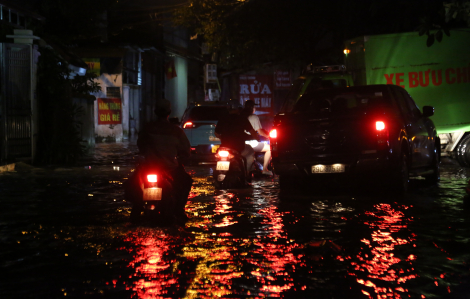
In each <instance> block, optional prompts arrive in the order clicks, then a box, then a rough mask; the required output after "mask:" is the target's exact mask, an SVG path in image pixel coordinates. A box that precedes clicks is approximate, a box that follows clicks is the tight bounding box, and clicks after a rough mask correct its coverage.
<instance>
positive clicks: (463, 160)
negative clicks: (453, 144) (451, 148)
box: [456, 135, 470, 167]
mask: <svg viewBox="0 0 470 299" xmlns="http://www.w3.org/2000/svg"><path fill="white" fill-rule="evenodd" d="M456 156H457V161H458V162H459V164H460V166H462V167H469V166H470V135H467V136H465V137H464V138H463V139H462V140H461V141H460V142H459V144H458V145H457V149H456Z"/></svg>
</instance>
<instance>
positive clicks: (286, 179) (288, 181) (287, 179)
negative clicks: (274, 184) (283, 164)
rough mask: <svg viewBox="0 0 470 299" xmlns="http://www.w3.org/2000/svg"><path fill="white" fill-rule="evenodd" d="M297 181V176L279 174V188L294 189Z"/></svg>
mask: <svg viewBox="0 0 470 299" xmlns="http://www.w3.org/2000/svg"><path fill="white" fill-rule="evenodd" d="M296 183H297V180H295V177H292V176H287V175H285V174H282V175H279V188H281V189H285V190H289V189H293V188H294V187H295V185H296Z"/></svg>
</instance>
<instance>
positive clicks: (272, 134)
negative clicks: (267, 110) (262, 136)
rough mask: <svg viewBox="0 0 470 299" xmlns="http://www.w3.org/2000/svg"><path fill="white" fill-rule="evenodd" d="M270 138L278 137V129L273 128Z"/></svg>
mask: <svg viewBox="0 0 470 299" xmlns="http://www.w3.org/2000/svg"><path fill="white" fill-rule="evenodd" d="M269 138H272V139H275V138H277V130H276V129H272V130H271V132H269Z"/></svg>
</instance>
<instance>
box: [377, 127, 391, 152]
mask: <svg viewBox="0 0 470 299" xmlns="http://www.w3.org/2000/svg"><path fill="white" fill-rule="evenodd" d="M375 130H376V132H377V148H378V149H379V150H380V149H387V148H388V145H389V140H388V128H387V126H386V125H385V122H383V121H376V122H375Z"/></svg>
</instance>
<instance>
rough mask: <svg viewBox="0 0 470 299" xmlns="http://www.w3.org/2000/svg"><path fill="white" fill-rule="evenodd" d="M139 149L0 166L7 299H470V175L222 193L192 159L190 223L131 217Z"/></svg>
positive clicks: (454, 172) (449, 171)
mask: <svg viewBox="0 0 470 299" xmlns="http://www.w3.org/2000/svg"><path fill="white" fill-rule="evenodd" d="M134 153H135V146H133V145H132V144H129V143H122V144H98V145H97V147H96V150H95V153H94V155H93V156H92V157H90V158H89V159H88V160H87V161H84V162H83V165H81V166H80V167H73V168H32V167H29V166H28V165H25V164H20V165H17V172H15V173H4V174H0V190H1V193H0V242H1V243H0V244H1V248H0V265H1V268H0V272H1V273H2V275H1V276H2V279H0V298H2V299H3V298H143V299H144V298H145V299H150V298H278V297H279V298H470V288H469V287H470V265H469V263H470V250H469V237H470V230H469V228H470V214H469V212H470V208H469V205H468V204H467V199H466V197H465V190H464V187H465V186H466V183H467V181H468V178H469V173H468V170H466V169H462V168H460V167H458V166H456V165H455V164H454V163H452V162H448V163H445V164H444V165H443V169H442V181H441V183H440V184H439V186H438V187H428V186H425V185H424V184H423V181H421V180H414V181H413V185H414V187H413V188H412V190H411V191H410V194H409V195H408V196H407V197H406V198H404V199H395V198H390V197H387V196H386V194H382V193H381V192H377V195H369V196H355V195H351V194H348V193H347V192H339V191H338V190H331V192H326V193H325V192H324V193H321V194H317V192H316V190H311V191H310V192H307V193H305V192H303V193H295V192H294V193H288V194H284V192H282V193H281V192H280V190H279V186H278V182H277V178H270V179H268V178H266V179H260V180H254V182H253V186H252V188H248V189H243V190H215V189H214V187H213V186H212V184H211V178H210V174H211V172H212V169H211V166H210V165H206V166H194V167H188V168H187V170H188V171H189V172H190V173H191V174H192V176H193V179H194V184H193V189H192V192H191V196H190V198H189V200H188V204H187V205H186V213H187V215H188V216H189V220H188V221H187V223H186V224H185V225H184V226H175V227H158V226H154V225H148V224H145V225H144V224H142V225H133V224H130V223H129V216H130V209H131V205H130V204H129V203H128V202H125V201H124V196H123V185H122V184H123V183H124V182H125V180H126V179H127V178H128V177H129V175H130V174H131V171H132V169H133V165H134V161H135V160H134V157H135V155H134ZM85 166H86V167H85ZM118 167H119V169H118ZM335 189H336V188H335Z"/></svg>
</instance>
